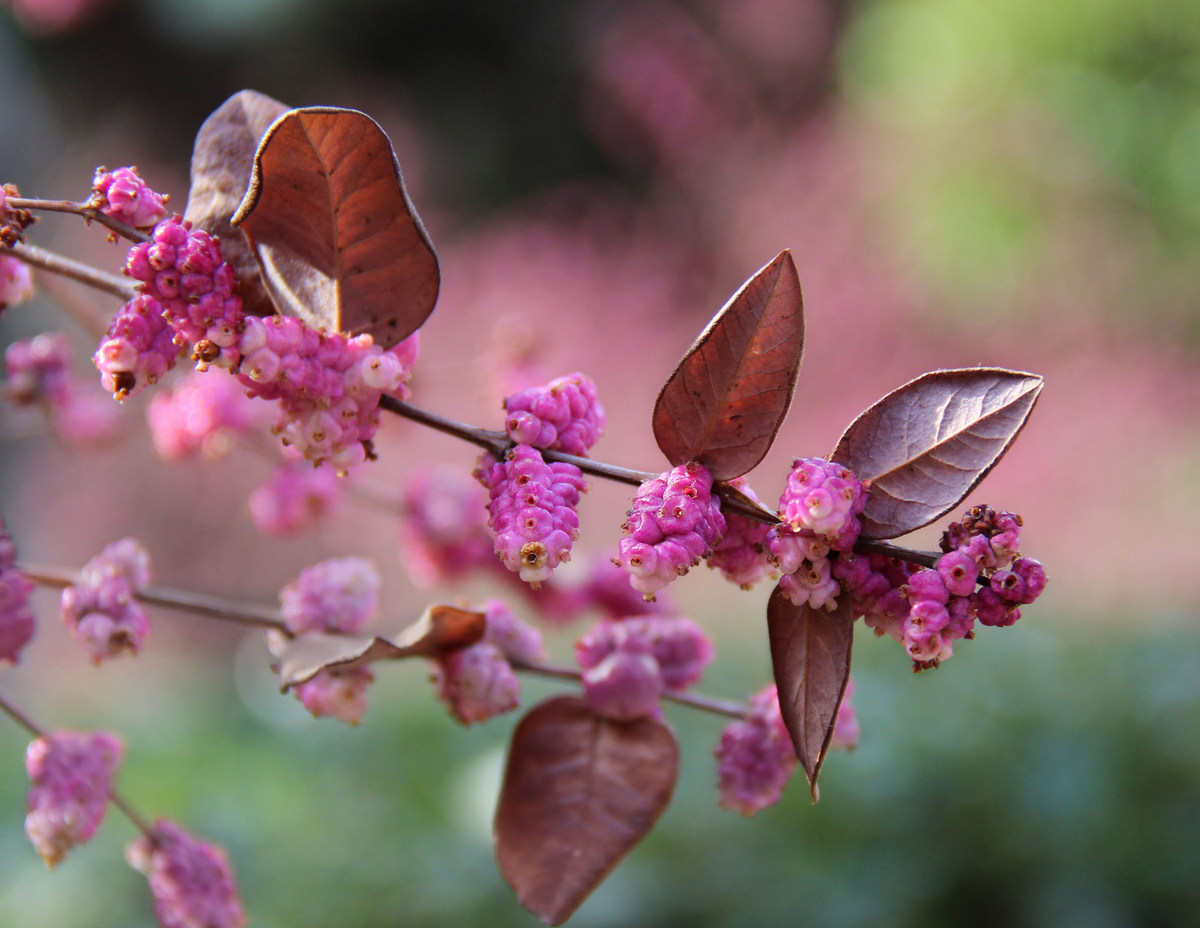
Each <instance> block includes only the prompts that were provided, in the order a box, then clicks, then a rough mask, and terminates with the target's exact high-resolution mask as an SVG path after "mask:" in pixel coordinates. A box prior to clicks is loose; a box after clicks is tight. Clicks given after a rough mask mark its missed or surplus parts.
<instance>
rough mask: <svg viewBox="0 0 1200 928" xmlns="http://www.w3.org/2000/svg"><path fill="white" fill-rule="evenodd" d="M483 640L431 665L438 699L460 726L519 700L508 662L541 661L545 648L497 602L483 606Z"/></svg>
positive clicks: (508, 709) (498, 712) (517, 685)
mask: <svg viewBox="0 0 1200 928" xmlns="http://www.w3.org/2000/svg"><path fill="white" fill-rule="evenodd" d="M485 615H486V616H487V629H486V631H485V632H484V636H483V640H481V641H477V642H476V643H475V644H473V645H471V646H469V647H466V648H460V649H458V650H457V651H451V652H449V653H448V654H444V655H442V656H441V657H439V658H438V659H437V660H436V661H435V662H434V668H433V683H434V689H435V692H436V693H437V697H438V699H440V700H442V702H444V703H445V704H446V707H447V708H448V709H449V710H450V715H451V716H452V717H453V718H455V719H457V720H458V721H459V722H461V723H462V724H464V725H470V724H472V723H474V722H486V721H487V720H488V719H490V718H493V717H494V716H497V715H501V714H502V713H505V712H511V711H512V710H513V709H515V708H517V706H518V705H520V702H521V684H520V682H519V681H518V680H517V675H516V673H514V671H513V666H512V663H513V662H514V661H516V662H518V663H528V662H532V661H540V660H545V658H546V649H545V646H544V645H543V644H542V636H541V635H540V634H539V633H538V631H537V629H535V628H533V627H532V626H530V625H527V624H526V623H524V622H522V621H521V620H520V619H518V618H517V617H516V616H515V615H514V614H513V613H512V611H511V610H510V609H509V608H508V607H507V606H506V605H504V603H502V602H499V601H498V600H492V601H491V602H489V603H488V604H487V605H486V607H485Z"/></svg>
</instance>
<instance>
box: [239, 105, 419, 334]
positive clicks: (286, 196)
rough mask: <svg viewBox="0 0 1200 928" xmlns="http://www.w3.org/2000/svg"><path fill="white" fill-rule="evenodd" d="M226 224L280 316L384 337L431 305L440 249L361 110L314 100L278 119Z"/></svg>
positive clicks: (412, 326)
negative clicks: (234, 229)
mask: <svg viewBox="0 0 1200 928" xmlns="http://www.w3.org/2000/svg"><path fill="white" fill-rule="evenodd" d="M233 223H234V225H236V226H239V227H240V228H241V229H242V231H243V232H244V233H245V234H246V238H247V239H248V240H249V241H250V246H251V248H252V249H253V250H254V254H255V256H256V257H257V258H258V261H259V264H260V266H261V267H262V272H263V279H264V282H265V283H266V285H267V289H268V290H269V291H270V293H271V296H272V298H273V299H274V301H275V303H276V305H277V306H279V307H280V311H281V312H283V313H285V314H287V315H290V316H296V317H298V318H300V319H303V320H304V321H305V322H307V323H309V324H310V325H313V326H317V327H322V328H325V329H330V330H335V331H338V332H341V333H343V334H345V335H360V334H363V333H368V334H370V335H372V336H374V338H375V342H376V344H378V345H382V346H383V347H390V346H391V345H394V344H396V342H398V341H400V340H402V339H404V338H406V337H407V336H409V335H411V334H412V333H413V332H415V331H416V330H417V329H418V328H419V327H420V325H421V323H423V322H424V321H425V319H426V318H427V317H428V316H429V314H430V313H431V312H432V311H433V305H434V303H435V302H436V301H437V294H438V286H439V276H438V263H437V256H436V255H435V254H434V252H433V245H432V244H430V241H429V236H428V235H427V234H426V232H425V227H424V226H423V225H421V220H420V219H419V218H418V217H417V212H416V210H415V209H414V208H413V205H412V203H411V202H410V201H409V199H408V194H407V193H406V192H405V190H404V182H403V180H402V179H401V176H400V166H399V165H398V164H397V163H396V156H395V153H394V152H393V151H392V145H391V142H389V141H388V137H387V136H386V135H385V134H384V132H383V130H382V129H380V128H379V126H378V124H376V123H375V121H374V120H373V119H371V118H370V117H369V116H367V115H366V114H365V113H360V112H358V111H357V110H347V109H339V108H336V107H310V108H306V109H298V110H292V111H290V112H288V113H287V114H285V115H284V116H282V117H280V118H279V119H278V120H276V121H275V123H274V124H273V125H272V126H271V128H270V129H268V130H267V134H266V136H265V137H264V138H263V140H262V144H261V145H260V146H259V148H258V153H257V154H256V155H255V157H254V173H253V176H252V177H251V181H250V189H249V191H248V192H247V193H246V198H245V200H244V201H243V202H242V205H241V207H240V209H239V210H238V212H237V215H235V216H234V217H233Z"/></svg>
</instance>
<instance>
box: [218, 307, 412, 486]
mask: <svg viewBox="0 0 1200 928" xmlns="http://www.w3.org/2000/svg"><path fill="white" fill-rule="evenodd" d="M418 345H419V340H418V337H417V335H416V334H413V335H410V336H409V337H408V338H406V339H405V340H404V341H402V342H400V343H399V344H398V345H395V346H393V347H392V348H389V349H387V350H386V351H385V350H384V349H382V348H380V347H378V346H377V345H376V344H375V343H374V340H373V339H372V338H371V336H369V335H359V336H357V337H355V338H347V337H346V336H344V335H338V334H336V333H335V334H328V333H325V332H318V331H316V330H315V329H311V328H309V327H308V326H306V325H305V324H304V323H303V322H301V321H300V320H299V319H293V318H292V317H290V316H268V317H266V318H265V319H264V318H260V317H258V316H246V317H245V319H244V320H243V331H242V332H241V334H240V336H238V337H237V338H236V339H235V340H234V342H233V343H232V347H231V348H230V349H221V350H220V351H219V352H217V354H214V358H218V357H219V359H220V360H219V363H222V364H224V354H225V352H226V351H228V352H230V353H231V355H236V356H239V357H240V359H241V360H240V365H237V366H235V367H234V369H235V370H236V371H237V374H238V379H239V380H240V381H241V382H242V384H244V385H245V386H246V387H247V388H248V389H249V391H250V393H251V394H252V395H254V396H257V397H261V398H263V399H268V400H277V401H278V402H279V418H278V420H277V421H276V424H275V431H276V432H277V433H279V434H280V436H281V437H282V439H283V442H284V444H287V445H293V446H295V448H296V449H297V450H298V451H300V452H301V453H302V454H303V455H304V456H305V457H306V458H308V459H309V460H310V461H313V462H314V463H320V462H322V461H329V462H330V463H332V464H333V465H334V466H336V467H337V468H339V469H340V470H345V469H347V468H350V467H353V466H354V465H356V464H361V463H362V462H363V461H365V460H367V459H368V458H369V457H371V455H372V452H371V439H372V438H373V437H374V436H375V432H376V431H377V430H378V428H379V399H380V397H381V396H382V395H383V394H385V393H387V394H391V395H394V396H398V397H400V398H401V399H403V398H405V397H407V395H408V390H407V388H406V386H405V384H406V383H407V381H408V378H409V376H410V374H411V371H412V366H413V364H415V363H416V360H417V350H418ZM196 351H197V355H198V357H199V358H200V359H201V361H202V363H203V360H204V354H203V353H202V352H203V344H202V345H198V346H197V349H196Z"/></svg>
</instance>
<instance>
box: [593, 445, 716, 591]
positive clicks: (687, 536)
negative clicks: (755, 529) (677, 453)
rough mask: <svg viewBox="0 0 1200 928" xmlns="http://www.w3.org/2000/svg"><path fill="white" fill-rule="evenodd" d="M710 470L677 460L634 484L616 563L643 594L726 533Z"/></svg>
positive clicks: (706, 551)
mask: <svg viewBox="0 0 1200 928" xmlns="http://www.w3.org/2000/svg"><path fill="white" fill-rule="evenodd" d="M712 487H713V478H712V473H711V472H710V471H709V470H708V468H707V467H704V466H702V465H700V464H696V463H690V464H681V465H679V466H678V467H676V468H673V469H672V470H669V471H667V472H666V473H665V474H660V475H659V476H657V477H654V478H652V479H650V480H647V481H646V482H645V483H643V484H642V485H641V486H640V487H638V491H637V494H636V495H635V496H634V498H633V508H632V509H630V510H629V511H628V513H627V514H626V515H627V518H626V520H625V523H624V524H623V525H622V526H621V529H622V531H624V532H625V536H624V537H623V538H622V539H621V541H620V543H619V546H618V551H617V558H616V563H618V564H619V565H620V566H621V567H622V568H623V569H624V570H625V571H626V572H627V573H628V574H629V582H630V584H632V586H633V588H634V589H635V590H637V591H638V592H640V593H642V594H643V595H644V596H645V597H646V598H647V599H652V598H653V597H654V594H655V593H656V592H657V591H658V590H661V589H662V588H663V587H665V586H666V585H667V584H668V583H670V582H671V581H672V580H674V579H675V578H676V577H680V576H683V575H684V574H686V573H687V572H688V570H689V569H691V568H692V567H695V566H696V565H697V564H699V563H700V561H701V560H702V559H703V558H705V557H708V556H709V555H710V554H712V552H713V549H714V548H715V547H716V546H717V544H718V543H720V541H721V537H722V536H723V535H724V534H725V516H724V515H722V513H721V504H720V500H719V499H718V498H717V497H716V496H714V495H713V492H712Z"/></svg>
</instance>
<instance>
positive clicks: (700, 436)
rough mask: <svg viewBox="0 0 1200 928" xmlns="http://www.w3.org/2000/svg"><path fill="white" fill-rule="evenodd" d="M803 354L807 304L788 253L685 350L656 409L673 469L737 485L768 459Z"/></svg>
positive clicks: (657, 426) (736, 296)
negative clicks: (697, 469) (703, 472)
mask: <svg viewBox="0 0 1200 928" xmlns="http://www.w3.org/2000/svg"><path fill="white" fill-rule="evenodd" d="M803 351H804V304H803V300H802V298H801V295H800V278H799V276H798V275H797V274H796V265H795V264H794V263H793V262H792V256H791V253H790V252H787V251H783V252H780V254H779V255H778V256H777V257H776V258H775V259H774V260H773V261H772V262H771V263H770V264H768V265H767V266H766V267H764V268H763V269H762V270H760V271H759V272H758V273H757V274H755V275H754V276H753V277H751V278H750V279H749V280H748V281H746V283H745V284H743V285H742V288H741V289H740V290H738V292H737V293H735V294H734V295H733V297H732V298H731V299H730V300H729V302H728V303H726V304H725V306H724V308H723V309H722V310H721V311H720V312H719V313H717V315H716V316H715V317H713V320H712V322H710V323H709V324H708V327H707V328H706V329H705V330H704V331H703V332H701V333H700V337H699V338H697V339H696V342H695V344H693V345H692V347H691V348H689V349H688V352H687V354H685V355H684V356H683V360H682V361H680V362H679V366H678V367H676V368H675V372H674V373H673V374H671V377H670V379H669V380H668V381H667V382H666V385H665V386H663V388H662V392H661V393H659V394H658V401H657V402H656V403H655V404H654V420H653V422H654V437H655V439H656V440H657V441H658V447H659V448H661V449H662V452H663V454H665V455H666V456H667V460H668V461H670V462H671V463H672V464H673V465H676V466H678V465H680V464H686V463H687V462H689V461H699V462H700V463H701V464H703V465H704V466H705V467H707V468H708V469H709V470H711V471H712V473H713V477H714V478H716V479H717V480H732V479H733V478H734V477H739V476H741V475H742V474H744V473H746V472H747V471H749V470H751V469H752V468H753V467H754V466H755V465H756V464H758V462H759V461H761V460H762V459H763V457H764V456H765V455H766V453H767V451H768V450H770V448H771V442H772V441H774V440H775V433H776V432H778V431H779V426H780V424H781V423H782V422H783V417H784V416H785V415H786V414H787V410H788V406H789V405H790V404H791V402H792V392H793V390H794V388H795V386H796V375H797V374H798V373H799V371H800V359H801V355H802V354H803Z"/></svg>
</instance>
